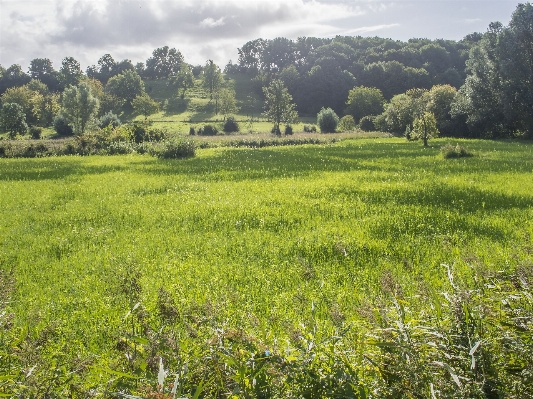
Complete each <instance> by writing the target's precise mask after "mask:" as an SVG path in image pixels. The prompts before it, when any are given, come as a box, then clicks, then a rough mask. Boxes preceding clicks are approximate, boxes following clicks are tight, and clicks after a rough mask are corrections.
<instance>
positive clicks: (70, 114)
mask: <svg viewBox="0 0 533 399" xmlns="http://www.w3.org/2000/svg"><path fill="white" fill-rule="evenodd" d="M98 107H99V101H98V99H97V98H96V97H94V96H93V94H92V91H91V87H90V86H89V84H87V83H85V82H82V83H80V84H79V86H70V87H68V88H67V89H65V91H64V92H63V100H62V102H61V115H62V117H63V118H64V119H65V120H66V121H67V122H68V124H69V125H70V126H71V127H72V131H73V132H74V134H84V133H85V130H86V129H87V127H88V126H90V124H91V123H93V121H94V118H95V117H96V115H97V113H98Z"/></svg>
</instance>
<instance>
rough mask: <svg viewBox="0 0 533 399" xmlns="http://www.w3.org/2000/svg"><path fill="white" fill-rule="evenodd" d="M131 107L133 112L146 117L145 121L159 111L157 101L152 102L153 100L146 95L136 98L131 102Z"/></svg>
mask: <svg viewBox="0 0 533 399" xmlns="http://www.w3.org/2000/svg"><path fill="white" fill-rule="evenodd" d="M131 105H132V106H133V110H134V111H135V112H136V113H138V114H140V115H144V120H145V121H147V120H148V117H149V116H150V115H152V114H155V113H157V112H158V111H159V103H158V102H157V101H154V100H152V98H151V97H150V96H149V95H148V94H146V93H144V94H141V95H138V96H137V97H135V98H134V99H133V101H132V102H131Z"/></svg>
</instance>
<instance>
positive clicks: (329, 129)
mask: <svg viewBox="0 0 533 399" xmlns="http://www.w3.org/2000/svg"><path fill="white" fill-rule="evenodd" d="M316 122H317V125H318V126H319V127H320V132H321V133H334V132H335V130H337V125H338V124H339V117H338V116H337V114H336V113H335V111H333V110H332V109H331V108H322V109H321V110H320V112H319V113H318V115H317V116H316Z"/></svg>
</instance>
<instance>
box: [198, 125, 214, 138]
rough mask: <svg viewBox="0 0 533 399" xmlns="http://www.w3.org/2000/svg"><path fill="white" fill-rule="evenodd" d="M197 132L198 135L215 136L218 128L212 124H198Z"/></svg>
mask: <svg viewBox="0 0 533 399" xmlns="http://www.w3.org/2000/svg"><path fill="white" fill-rule="evenodd" d="M197 134H198V136H216V135H217V134H218V129H217V128H216V126H214V125H204V126H200V128H199V129H198V131H197Z"/></svg>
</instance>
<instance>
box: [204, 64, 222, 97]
mask: <svg viewBox="0 0 533 399" xmlns="http://www.w3.org/2000/svg"><path fill="white" fill-rule="evenodd" d="M202 84H203V87H204V88H205V89H206V90H207V91H208V92H209V97H210V99H211V100H212V99H213V95H214V93H216V92H217V91H218V90H219V89H220V86H221V85H222V73H221V72H220V68H219V67H218V65H216V64H215V63H214V62H213V60H208V61H207V62H206V64H205V67H204V74H203V82H202Z"/></svg>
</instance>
